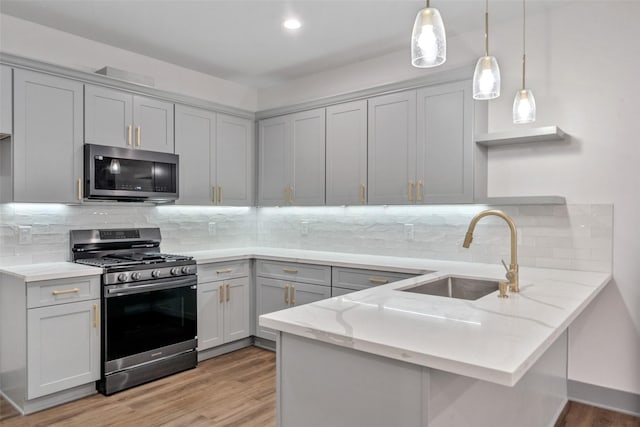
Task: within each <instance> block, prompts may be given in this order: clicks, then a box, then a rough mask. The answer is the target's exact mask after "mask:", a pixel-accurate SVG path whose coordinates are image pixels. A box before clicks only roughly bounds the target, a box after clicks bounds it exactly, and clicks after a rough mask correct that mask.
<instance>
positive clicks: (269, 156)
mask: <svg viewBox="0 0 640 427" xmlns="http://www.w3.org/2000/svg"><path fill="white" fill-rule="evenodd" d="M290 131H291V120H290V118H289V117H287V116H284V117H274V118H272V119H266V120H261V121H260V124H259V138H258V151H259V158H260V160H259V165H258V173H259V175H258V176H259V180H258V204H259V205H260V206H282V205H287V204H289V194H288V188H289V186H290V183H289V176H290V169H291V168H290V159H291V157H290V147H291V133H290Z"/></svg>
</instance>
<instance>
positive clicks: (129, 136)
mask: <svg viewBox="0 0 640 427" xmlns="http://www.w3.org/2000/svg"><path fill="white" fill-rule="evenodd" d="M132 133H133V126H131V125H129V126H127V145H128V146H129V147H131V144H132V143H133V137H132Z"/></svg>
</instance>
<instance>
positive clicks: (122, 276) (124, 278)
mask: <svg viewBox="0 0 640 427" xmlns="http://www.w3.org/2000/svg"><path fill="white" fill-rule="evenodd" d="M118 280H119V281H120V282H126V281H127V274H126V273H120V274H118Z"/></svg>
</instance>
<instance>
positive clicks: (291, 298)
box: [289, 285, 296, 305]
mask: <svg viewBox="0 0 640 427" xmlns="http://www.w3.org/2000/svg"><path fill="white" fill-rule="evenodd" d="M289 301H291V305H295V304H296V287H295V286H293V285H291V289H289Z"/></svg>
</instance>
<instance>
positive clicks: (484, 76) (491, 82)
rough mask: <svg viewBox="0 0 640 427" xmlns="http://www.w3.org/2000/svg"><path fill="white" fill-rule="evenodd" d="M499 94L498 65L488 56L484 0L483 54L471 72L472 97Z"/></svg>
mask: <svg viewBox="0 0 640 427" xmlns="http://www.w3.org/2000/svg"><path fill="white" fill-rule="evenodd" d="M499 96H500V67H498V61H497V60H496V58H495V56H489V0H485V13H484V56H482V57H480V59H478V63H477V64H476V70H475V72H474V73H473V98H474V99H494V98H497V97H499Z"/></svg>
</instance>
